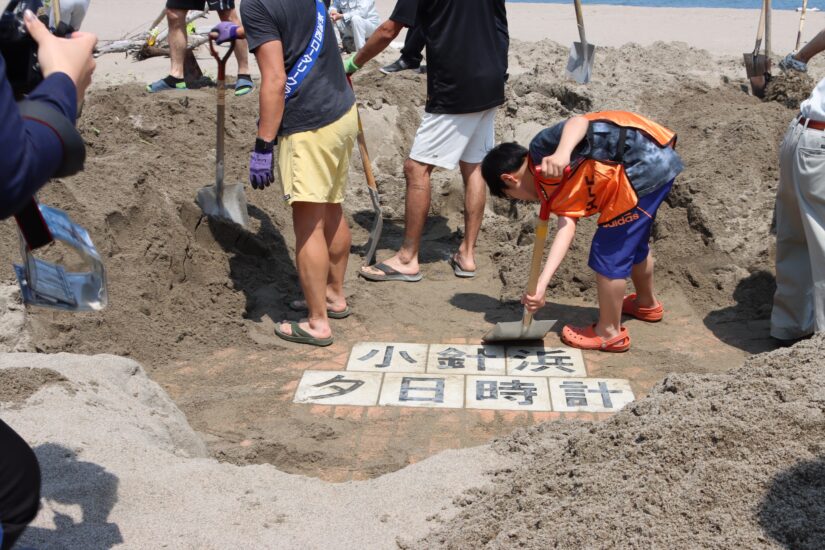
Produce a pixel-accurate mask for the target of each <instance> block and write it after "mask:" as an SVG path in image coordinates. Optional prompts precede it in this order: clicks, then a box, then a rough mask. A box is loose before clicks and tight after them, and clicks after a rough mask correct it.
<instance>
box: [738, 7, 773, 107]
mask: <svg viewBox="0 0 825 550" xmlns="http://www.w3.org/2000/svg"><path fill="white" fill-rule="evenodd" d="M769 10H770V0H763V2H762V11H761V12H760V14H759V27H758V29H757V31H756V44H755V45H754V47H753V51H752V52H747V53H745V54H744V58H745V71H746V73H747V75H748V79H750V82H751V91H752V92H753V95H754V96H756V97H759V98H762V97H765V86H767V85H768V78H770V69H771V60H770V58H769V57H768V55H763V54H760V53H759V50H760V48H761V47H762V38H763V37H764V36H765V30H766V28H767V19H768V17H769V15H768V11H769ZM765 46H766V51H767V46H768V43H767V41H766V42H765Z"/></svg>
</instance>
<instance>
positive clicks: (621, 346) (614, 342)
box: [561, 324, 630, 353]
mask: <svg viewBox="0 0 825 550" xmlns="http://www.w3.org/2000/svg"><path fill="white" fill-rule="evenodd" d="M561 339H562V341H563V342H564V343H565V344H567V345H568V346H571V347H574V348H579V349H594V350H598V351H609V352H612V353H621V352H624V351H627V350H629V349H630V335H629V334H628V333H627V329H626V328H624V327H622V330H621V332H619V334H617V335H616V336H614V337H613V338H602V337H601V336H599V335H598V334H596V325H595V324H593V325H590V326H589V327H571V326H570V325H567V326H565V327H564V328H563V329H562V331H561Z"/></svg>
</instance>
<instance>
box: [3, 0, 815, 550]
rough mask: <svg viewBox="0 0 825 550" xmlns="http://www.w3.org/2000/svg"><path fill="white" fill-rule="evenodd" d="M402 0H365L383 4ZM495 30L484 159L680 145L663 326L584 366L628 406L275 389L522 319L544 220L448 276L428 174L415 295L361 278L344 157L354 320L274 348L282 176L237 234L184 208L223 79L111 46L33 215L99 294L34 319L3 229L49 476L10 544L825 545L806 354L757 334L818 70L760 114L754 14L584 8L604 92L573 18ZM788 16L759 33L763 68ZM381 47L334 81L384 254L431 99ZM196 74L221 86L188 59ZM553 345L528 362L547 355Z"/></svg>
mask: <svg viewBox="0 0 825 550" xmlns="http://www.w3.org/2000/svg"><path fill="white" fill-rule="evenodd" d="M161 4H162V2H133V1H127V0H92V7H91V12H90V14H89V16H88V17H87V20H86V23H85V26H84V30H88V31H91V32H96V33H98V34H99V36H100V38H101V40H102V41H105V40H114V39H119V38H122V37H124V36H128V35H130V34H133V33H135V32H140V31H142V30H146V28H147V27H148V25H149V23H150V22H151V20H152V19H153V18H154V17H155V16H156V15H157V13H158V12H159V11H160V9H161ZM392 5H393V3H392V2H391V1H388V0H379V1H378V8H379V11H380V12H381V14H382V15H383V16H386V15H387V14H388V13H389V12H390V10H391V9H392ZM508 13H509V20H510V30H511V36H512V38H513V40H512V44H511V49H510V75H511V76H510V79H509V81H508V84H507V90H506V101H505V103H504V105H503V106H502V107H501V108H500V109H499V112H498V115H497V119H496V139H497V140H499V141H501V140H517V141H519V142H522V143H526V142H527V141H528V140H529V139H531V138H532V136H533V135H535V133H536V132H537V131H539V130H540V129H542V128H544V127H546V126H548V125H550V124H553V123H555V122H557V121H559V120H561V119H563V118H566V117H569V116H571V115H573V114H577V113H582V112H588V111H598V110H609V109H626V110H633V111H637V112H640V113H644V114H645V115H647V116H649V117H651V118H653V119H655V120H657V121H659V122H661V123H662V124H664V125H666V126H667V127H669V128H672V129H673V130H674V131H676V132H677V133H678V135H679V141H678V151H679V153H680V155H681V156H682V158H683V160H684V163H685V166H686V170H685V171H684V173H683V174H681V175H680V176H679V178H678V179H677V181H676V184H675V186H674V188H673V191H672V192H671V195H670V197H669V198H668V200H667V202H666V203H665V204H664V205H663V206H662V207H661V209H660V210H659V214H658V218H657V221H656V225H655V228H654V231H653V236H652V241H653V247H654V250H655V251H656V257H657V275H656V276H657V285H658V287H659V291H658V292H659V297H660V299H661V300H662V301H663V303H665V304H666V318H665V319H664V320H663V321H662V322H661V323H656V324H648V323H641V322H638V321H633V320H631V321H629V322H628V324H627V326H628V327H629V330H630V331H631V332H632V334H633V348H632V349H631V351H630V352H629V353H625V354H601V353H599V352H595V351H594V352H586V353H585V354H584V355H583V360H584V362H585V363H586V369H587V375H588V376H589V377H591V378H592V379H594V380H595V379H598V380H615V379H621V380H627V381H628V384H629V387H630V389H631V390H632V393H633V395H634V396H635V401H634V402H633V403H631V404H630V405H628V406H627V407H625V408H624V409H623V410H621V411H618V412H616V411H615V410H614V411H601V412H587V411H583V410H580V411H561V412H560V411H557V410H555V409H554V410H553V411H544V412H533V411H530V412H528V411H519V410H480V409H472V408H454V409H423V408H422V409H416V408H411V407H397V406H377V405H376V406H367V405H363V406H362V405H325V404H318V403H300V402H295V400H296V392H297V390H298V388H299V385H300V381H301V380H302V376H303V375H304V373H305V372H307V371H311V372H322V373H323V372H325V371H330V376H332V375H334V374H340V373H341V372H342V371H344V369H345V368H346V366H347V365H348V364H349V361H350V360H351V350H352V349H353V347H354V346H355V345H357V344H359V343H362V342H409V343H418V344H427V343H429V344H435V343H439V344H444V345H447V344H449V345H455V346H463V345H466V346H479V345H480V337H481V335H483V334H484V333H485V332H487V330H489V328H490V326H491V325H492V324H493V323H497V322H500V321H512V320H515V319H519V318H520V316H521V305H520V303H519V302H518V299H519V297H520V295H521V293H522V289H523V288H524V286H525V285H526V280H527V269H526V264H527V262H528V260H529V257H530V252H531V250H532V246H533V242H534V241H533V239H534V222H533V220H534V217H535V207H534V206H531V205H528V204H524V203H514V204H511V203H509V202H507V201H503V200H498V199H489V200H488V203H487V208H486V211H485V214H484V223H483V228H482V234H481V237H480V241H479V250H478V262H479V274H478V276H477V277H476V278H475V279H473V280H459V279H457V278H456V277H455V276H454V274H453V271H452V269H451V267H450V266H449V265H448V263H447V261H446V259H447V258H449V257H450V255H451V254H452V253H453V252H454V250H455V248H456V247H457V246H458V244H459V243H460V242H461V238H462V224H463V211H462V209H463V189H462V184H461V179H460V177H459V175H458V174H457V173H455V172H447V171H442V170H438V171H436V172H435V173H434V176H433V200H432V205H431V210H430V216H429V219H428V222H427V225H426V227H425V234H424V244H423V250H422V256H421V262H422V271H423V273H424V281H422V282H420V283H416V284H405V285H403V286H400V287H399V286H397V285H396V286H394V285H392V284H383V283H382V284H369V283H366V282H365V281H363V280H361V279H359V278H358V277H357V276H356V272H357V269H358V267H359V266H360V264H361V261H362V258H361V255H362V254H363V253H364V246H363V243H365V242H366V239H367V236H368V230H369V227H370V225H371V222H372V216H373V213H372V210H371V202H370V200H369V197H368V194H367V192H366V185H365V183H364V182H365V175H364V172H363V168H362V165H361V162H360V158H359V157H358V155H357V153H356V154H355V155H354V157H353V162H352V164H351V167H350V185H349V187H348V189H347V194H346V201H345V203H344V204H345V213H346V216H347V219H348V221H349V222H350V225H351V227H352V230H353V235H354V237H353V248H352V252H351V256H350V262H349V267H348V272H347V282H346V290H347V292H348V303H349V305H350V306H351V308H352V310H353V314H352V315H351V316H350V317H348V318H347V319H345V320H342V321H337V322H336V324H335V325H334V330H335V338H336V340H335V343H334V344H333V345H331V346H330V347H328V348H317V349H316V348H313V349H307V347H305V346H299V345H293V344H288V343H285V342H283V341H281V340H280V339H278V338H277V337H276V336H275V334H274V332H273V329H274V327H275V323H277V322H278V321H280V320H281V319H284V318H288V319H295V320H297V319H298V318H299V317H300V316H301V314H300V313H298V312H294V311H292V310H291V309H290V308H289V307H288V303H289V302H290V301H291V300H294V299H296V298H298V297H299V296H300V289H299V286H298V283H297V273H296V271H295V267H294V251H295V240H294V235H293V233H292V227H291V223H292V222H291V213H290V211H289V209H288V207H287V206H286V205H285V204H284V203H283V201H281V200H280V199H279V192H278V191H277V190H276V188H277V187H278V182H276V183H275V184H274V185H273V187H272V188H271V189H268V190H267V191H263V192H258V191H253V190H252V189H250V188H249V186H247V189H246V193H247V200H248V202H249V214H250V217H251V225H250V228H249V229H248V230H241V229H239V228H236V227H234V226H229V225H226V224H223V223H220V222H218V221H215V220H210V219H208V218H206V217H204V216H202V213H201V211H200V210H199V208H198V206H197V205H196V204H195V202H194V197H195V194H196V192H197V190H198V189H199V188H201V187H202V186H203V185H206V184H209V183H211V182H213V181H214V173H215V172H214V170H215V117H214V113H215V89H214V87H213V86H208V85H207V86H205V87H202V88H200V89H192V90H188V91H185V92H174V93H168V94H159V95H150V94H148V93H146V92H145V91H144V88H143V87H144V85H145V83H147V82H149V81H151V80H154V79H157V78H160V77H162V76H164V75H165V74H166V71H167V70H168V59H165V58H152V59H149V60H146V61H141V62H137V61H134V60H133V59H132V57H131V56H126V55H124V54H112V55H105V56H102V57H100V58H99V59H98V70H97V73H96V75H95V76H96V79H95V82H94V84H93V87H92V89H91V91H90V92H89V93H88V95H87V98H86V103H85V106H84V110H83V116H82V117H81V119H80V120H79V121H78V127H79V129H80V132H81V135H82V136H83V138H84V140H85V142H86V145H87V155H88V156H87V161H86V169H85V171H84V172H83V173H81V174H78V175H76V176H73V177H71V178H65V179H60V180H57V181H54V182H52V184H50V185H49V186H47V187H46V188H45V189H44V190H43V192H42V193H41V194H40V198H41V200H42V201H43V202H44V203H46V204H50V205H54V206H56V207H59V208H62V209H65V210H66V211H67V212H69V213H70V214H71V216H72V218H73V219H75V220H76V221H77V222H79V223H81V224H82V225H83V226H84V227H86V228H87V229H88V230H89V232H90V234H91V235H92V238H93V240H94V241H95V243H96V244H97V247H98V249H99V251H100V252H101V255H102V257H103V258H104V261H105V264H106V267H107V273H108V277H109V282H110V286H109V291H110V305H109V307H108V308H107V309H106V310H105V311H103V312H101V313H96V314H88V313H86V314H78V315H71V314H66V313H56V312H52V311H47V310H37V309H30V310H28V309H25V308H24V307H23V306H22V305H21V304H20V301H19V300H20V298H19V291H18V290H17V287H16V282H15V279H14V275H13V272H12V269H11V261H12V260H16V258H17V257H18V255H19V252H18V249H19V248H18V246H19V244H18V239H17V235H16V232H15V230H14V226H13V224H12V222H10V221H4V222H2V223H0V258H3V259H4V262H3V263H2V264H0V417H2V418H3V419H4V421H6V422H8V423H9V424H10V425H11V426H13V427H14V428H15V429H17V430H18V431H19V432H20V433H21V435H23V436H24V437H25V438H26V440H27V441H28V442H29V443H30V444H31V445H32V447H33V448H35V451H36V453H37V455H38V458H39V460H40V463H41V467H42V469H43V480H44V489H43V505H42V510H41V513H40V514H39V516H38V518H37V519H36V520H35V522H34V523H33V524H32V527H31V529H30V530H29V531H28V532H27V534H26V535H25V537H24V538H23V540H22V543H23V546H24V547H25V546H29V547H36V548H39V549H51V548H54V549H62V548H161V547H165V548H174V549H178V548H180V549H190V548H192V549H194V548H198V549H202V548H206V549H211V548H216V549H217V548H226V547H240V548H296V547H301V548H311V549H314V548H319V549H320V548H335V549H339V548H341V549H349V548H352V549H364V548H368V549H372V548H377V549H384V548H401V549H413V548H416V549H417V548H455V549H469V548H472V549H476V548H514V547H519V548H528V549H531V550H539V549H544V548H552V547H561V548H572V547H589V548H650V547H660V548H671V547H672V548H684V547H703V548H720V547H725V548H734V547H753V548H757V547H758V548H811V549H813V548H822V547H825V531H823V528H822V526H823V525H825V521H823V518H825V506H823V502H825V490H823V487H822V483H820V482H819V481H818V480H821V479H825V466H823V461H822V456H823V453H825V447H823V444H822V441H823V437H825V433H823V426H825V405H823V403H824V402H825V401H824V400H823V395H822V391H821V388H822V386H823V380H822V377H823V375H822V373H823V372H825V353H823V351H825V339H823V338H822V337H821V336H819V337H815V338H812V339H810V340H808V341H804V342H801V343H799V344H797V345H796V346H794V347H791V348H787V349H777V343H776V342H775V341H774V340H773V339H771V338H770V336H769V334H768V329H769V317H770V311H771V298H772V294H773V291H774V287H775V281H774V267H773V262H774V256H775V245H774V237H773V236H772V233H771V231H772V227H771V226H772V218H773V207H774V201H775V194H776V187H777V178H778V166H777V160H776V159H777V155H778V147H779V142H780V140H781V138H782V135H783V132H784V131H785V129H786V127H787V124H788V122H789V121H790V120H791V119H792V118H793V117H794V115H795V114H796V113H797V112H798V106H799V102H800V100H801V99H803V98H804V97H806V95H807V94H808V93H809V91H810V89H811V88H812V87H813V85H814V84H815V82H816V79H818V78H821V77H823V76H825V61H823V60H822V59H817V60H815V61H814V62H812V63H811V67H810V76H806V77H785V76H782V75H781V74H780V73H779V72H778V71H775V78H774V80H773V82H772V83H771V86H770V87H769V89H768V98H767V100H765V101H763V100H759V99H757V98H755V97H753V96H752V95H750V93H749V91H748V81H747V79H746V78H745V71H744V67H743V66H742V52H744V51H747V50H748V49H749V48H751V47H752V45H753V38H754V34H755V27H756V23H757V19H758V13H757V12H756V11H753V10H716V9H696V10H684V9H665V8H662V9H655V8H648V9H640V8H625V7H608V6H593V7H591V6H587V7H586V8H585V18H586V21H587V25H588V37H589V38H590V40H591V41H592V42H593V43H595V44H596V45H597V46H598V49H597V53H596V59H595V67H594V73H593V74H594V77H593V80H592V82H590V83H589V84H588V85H578V84H576V83H575V82H572V81H570V80H568V79H566V78H565V77H564V67H565V65H566V61H567V57H568V50H569V44H570V42H572V41H573V40H574V39H575V38H576V28H575V24H574V17H573V9H572V7H571V6H566V5H546V4H544V5H539V4H521V3H519V4H508ZM797 17H798V16H797V14H796V13H794V12H776V13H775V14H774V20H775V27H774V31H773V35H774V36H773V43H774V46H773V48H774V51H775V55H774V58H775V61H777V60H778V58H779V56H780V55H783V54H784V53H786V52H787V51H789V50H790V49H791V47H792V42H793V40H795V37H796V26H797V24H798V19H797ZM214 20H215V18H214V14H212V15H211V16H210V20H209V22H212V21H214ZM209 22H204V21H201V22H198V25H199V26H202V25H207V24H209ZM823 27H825V14H822V13H811V14H809V16H808V21H807V24H806V31H805V37H806V38H810V37H812V36H814V34H815V33H816V32H817V31H818V30H819V29H820V28H823ZM617 29H618V30H617ZM397 56H398V52H397V50H389V51H386V52H384V53H383V54H381V55H380V56H379V58H378V59H377V60H375V61H373V62H371V63H370V64H369V65H367V66H366V67H364V68H363V69H362V70H361V71H359V72H358V73H357V74H356V75H355V77H354V78H353V85H354V89H355V91H356V96H357V98H358V104H359V110H360V114H361V117H362V119H363V123H364V132H365V134H366V139H367V142H368V145H369V151H370V155H371V160H372V167H373V170H374V172H375V176H376V179H377V181H378V186H379V189H380V193H381V205H382V209H383V218H384V233H383V235H382V238H381V240H380V242H379V251H378V257H379V259H383V258H386V257H387V256H388V255H390V254H391V252H392V251H393V250H395V249H397V247H398V246H399V244H400V243H401V241H402V239H403V223H404V193H405V180H404V172H403V163H404V159H405V158H406V156H407V154H408V151H409V148H410V144H411V142H412V139H413V136H414V134H415V131H416V128H417V126H418V124H419V122H420V119H421V114H422V111H423V105H424V102H425V99H426V98H425V96H426V76H424V75H422V74H419V73H415V72H412V71H406V72H404V73H400V74H397V75H392V76H387V75H383V74H382V73H380V72H379V71H378V67H380V66H381V64H383V63H387V62H390V61H393V60H394V59H396V58H397ZM197 57H198V59H199V63H200V64H201V66H202V68H203V69H204V72H205V73H206V74H207V75H210V74H211V75H214V62H213V61H212V60H211V57H209V56H208V54H207V53H206V52H205V51H204V49H203V48H201V49H200V50H199V51H198V52H197ZM253 68H254V63H253ZM229 74H230V76H231V75H233V74H234V69H233V68H232V67H231V66H230V69H229ZM257 103H258V95H257V92H256V93H253V94H251V95H249V96H245V97H239V98H236V97H234V96H230V97H229V99H228V102H227V110H228V118H227V124H226V131H227V133H226V176H227V179H228V180H230V181H233V182H235V181H236V182H241V181H245V180H246V174H247V169H248V159H249V149H250V146H251V140H252V138H253V137H254V135H255V121H256V119H257V116H258V104H257ZM595 229H596V226H595V223H591V222H590V221H583V222H582V223H581V224H580V228H579V229H578V236H577V242H576V243H575V244H574V245H573V247H572V248H571V251H570V253H569V254H568V257H567V258H566V259H565V262H564V264H563V265H562V266H561V267H560V269H559V270H558V272H557V274H556V277H555V278H554V281H553V282H552V284H551V287H550V289H549V299H548V306H547V307H546V308H545V309H544V310H543V311H542V312H541V313H540V314H539V318H541V319H560V320H562V321H563V322H564V323H568V322H569V323H572V324H579V325H583V324H586V323H590V322H592V320H593V319H594V317H595V316H596V315H597V307H596V304H597V296H596V287H595V283H594V280H593V277H592V273H591V272H590V271H589V270H588V268H587V259H588V253H589V240H590V238H591V237H592V235H593V233H594V231H595ZM557 332H558V331H557V330H554V331H552V332H550V333H549V334H548V335H547V337H546V338H545V341H544V345H545V346H547V347H553V346H559V345H560V340H559V336H558V334H557ZM462 402H463V401H462ZM583 533H584V534H583ZM583 537H586V538H583ZM583 541H584V542H583Z"/></svg>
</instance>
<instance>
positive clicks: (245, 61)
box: [218, 9, 249, 75]
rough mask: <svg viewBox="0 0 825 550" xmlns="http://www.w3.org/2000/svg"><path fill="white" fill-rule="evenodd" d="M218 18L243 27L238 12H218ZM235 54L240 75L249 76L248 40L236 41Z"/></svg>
mask: <svg viewBox="0 0 825 550" xmlns="http://www.w3.org/2000/svg"><path fill="white" fill-rule="evenodd" d="M218 17H219V18H220V20H221V21H232V22H233V23H235V24H236V25H239V26H240V25H242V23H241V18H240V17H238V12H237V10H234V9H233V10H218ZM234 53H235V59H236V60H237V61H238V75H249V45H248V44H247V42H246V40H236V41H235V52H234Z"/></svg>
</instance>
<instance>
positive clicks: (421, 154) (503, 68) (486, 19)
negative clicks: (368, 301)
mask: <svg viewBox="0 0 825 550" xmlns="http://www.w3.org/2000/svg"><path fill="white" fill-rule="evenodd" d="M404 27H418V28H419V29H420V31H421V32H422V33H423V35H424V38H425V41H426V47H427V63H428V66H427V104H426V107H425V109H424V110H425V113H424V116H423V118H422V120H421V126H419V128H418V132H417V133H416V136H415V142H414V143H413V146H412V149H411V151H410V155H409V158H408V159H407V160H406V162H405V163H404V174H405V176H406V179H407V200H406V213H405V222H406V227H405V233H404V243H403V245H402V246H401V249H400V250H399V251H398V253H397V254H396V255H395V256H393V257H392V258H389V259H388V260H385V261H383V262H379V263H378V264H376V265H374V266H371V267H364V268H362V269H361V271H360V275H361V276H362V277H364V278H366V279H369V280H372V281H408V282H414V281H419V280H421V278H422V276H421V272H420V270H419V266H418V252H419V247H420V243H421V234H422V232H423V229H424V222H425V221H426V218H427V212H428V211H429V208H430V191H431V190H430V174H431V173H432V171H433V169H434V168H435V167H436V166H439V167H441V168H446V169H448V170H452V169H454V168H455V167H456V166H459V167H460V168H461V175H462V177H463V179H464V186H465V198H464V225H465V231H464V240H463V242H462V243H461V246H460V247H459V249H458V251H457V252H456V253H455V254H454V255H453V256H452V258H451V259H450V263H451V265H452V267H453V271H454V272H455V274H456V275H457V276H459V277H473V276H475V273H476V263H475V245H476V239H477V238H478V233H479V230H480V228H481V220H482V217H483V215H484V204H485V202H486V197H487V193H486V189H485V184H484V179H483V178H482V176H481V168H480V166H481V161H482V159H483V158H484V155H485V154H486V153H487V151H489V150H490V149H492V147H493V145H494V141H495V139H494V138H495V135H494V122H495V113H496V108H497V107H498V106H499V105H501V104H502V103H504V82H505V80H506V75H507V50H508V47H509V35H508V31H507V13H506V10H505V7H504V0H398V2H397V3H396V5H395V9H394V10H393V13H392V15H390V18H389V19H388V20H387V21H385V22H384V23H382V24H381V25H380V26H379V27H378V29H377V30H376V31H375V32H374V33H373V35H372V36H371V37H370V39H369V40H368V41H367V43H366V44H365V45H364V47H363V48H361V50H360V51H358V53H356V54H355V55H354V56H352V57H350V58H348V59H347V60H346V61H345V63H344V66H345V68H346V70H347V72H348V73H353V72H355V71H356V70H358V68H360V67H362V66H363V65H364V64H365V63H366V62H367V61H369V60H370V59H372V58H373V57H375V56H376V55H378V54H379V53H380V52H381V51H383V50H384V49H385V48H386V47H387V46H388V45H389V44H390V42H392V40H393V39H394V38H395V37H396V36H398V33H399V32H401V29H402V28H404Z"/></svg>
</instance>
